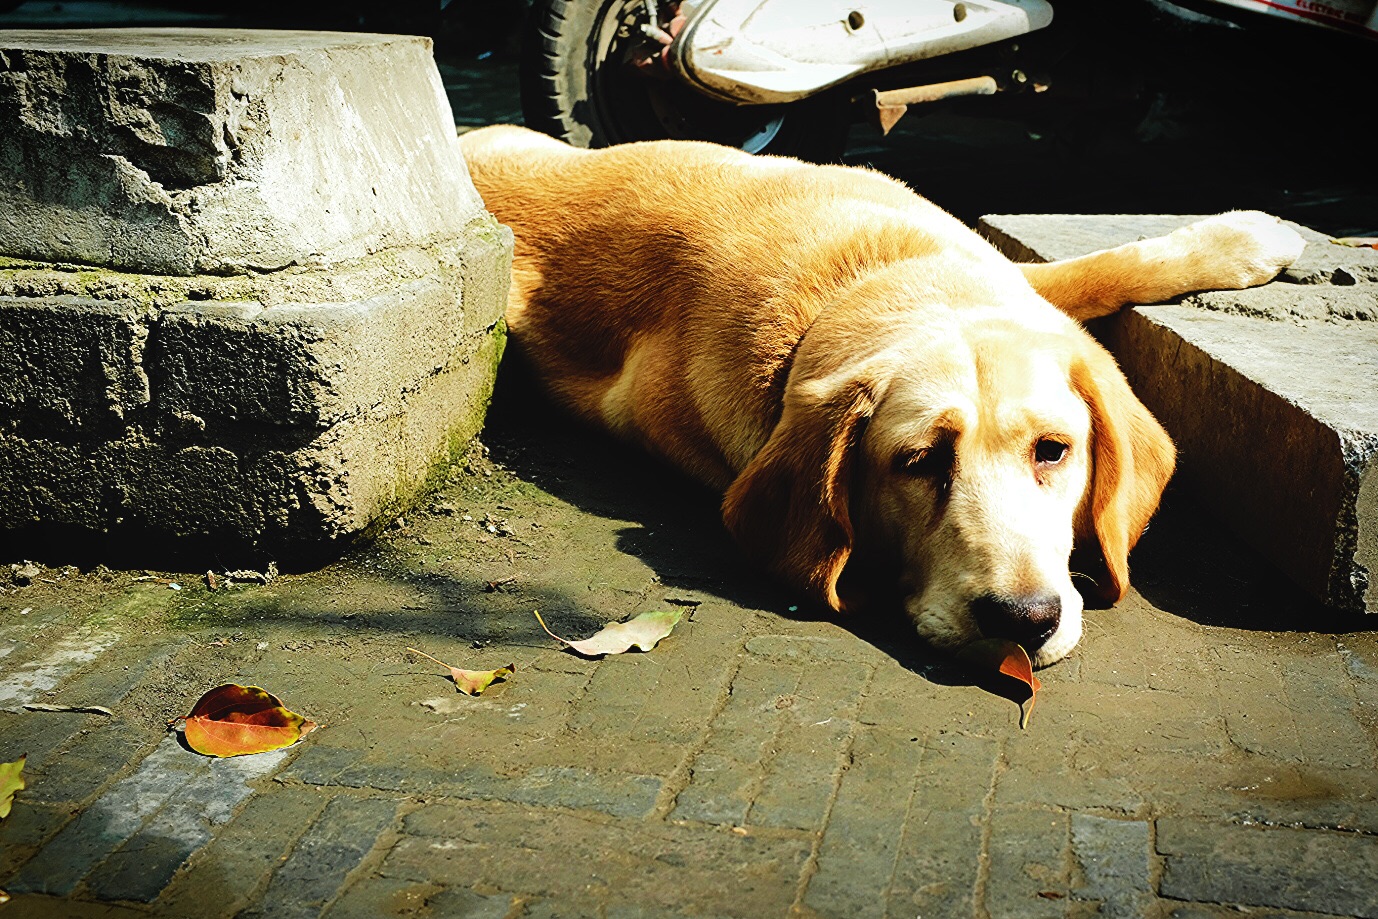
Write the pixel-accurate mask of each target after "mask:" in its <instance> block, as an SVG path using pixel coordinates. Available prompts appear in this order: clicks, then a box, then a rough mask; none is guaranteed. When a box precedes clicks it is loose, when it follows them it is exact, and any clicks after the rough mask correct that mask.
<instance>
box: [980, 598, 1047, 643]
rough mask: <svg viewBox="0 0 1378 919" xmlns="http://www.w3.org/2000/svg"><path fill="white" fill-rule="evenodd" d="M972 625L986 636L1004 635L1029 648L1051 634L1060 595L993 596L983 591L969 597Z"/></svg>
mask: <svg viewBox="0 0 1378 919" xmlns="http://www.w3.org/2000/svg"><path fill="white" fill-rule="evenodd" d="M971 612H972V615H974V616H975V617H976V625H977V626H978V627H979V628H980V629H981V634H982V635H984V636H986V637H987V638H1008V639H1009V640H1010V641H1016V642H1018V643H1019V644H1021V645H1023V646H1024V650H1026V651H1032V650H1034V649H1035V648H1038V647H1040V646H1041V645H1042V644H1043V643H1044V642H1045V641H1047V640H1048V639H1049V638H1051V637H1052V634H1053V632H1055V631H1056V630H1057V623H1058V620H1059V619H1061V618H1062V598H1061V597H1059V596H1058V595H1057V594H1052V593H1045V594H1033V595H1031V596H1025V597H997V596H995V595H994V594H986V595H985V596H983V597H977V598H976V599H975V600H972V601H971Z"/></svg>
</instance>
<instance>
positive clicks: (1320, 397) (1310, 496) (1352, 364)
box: [981, 215, 1378, 613]
mask: <svg viewBox="0 0 1378 919" xmlns="http://www.w3.org/2000/svg"><path fill="white" fill-rule="evenodd" d="M1198 219H1200V218H1199V217H1188V216H1166V215H1148V216H1125V215H1094V216H1092V215H1074V216H1073V215H1022V216H1013V215H998V216H990V217H985V218H983V219H982V221H981V230H982V232H983V233H984V234H985V235H986V236H987V238H989V239H991V240H992V241H993V242H994V243H995V244H996V246H997V247H998V248H1000V249H1001V250H1002V251H1003V252H1004V253H1005V254H1006V255H1008V256H1010V257H1011V258H1014V259H1016V260H1017V261H1052V260H1056V259H1063V258H1070V257H1073V256H1077V255H1084V254H1086V253H1088V252H1092V251H1095V250H1097V249H1104V248H1109V247H1111V246H1116V245H1120V244H1123V243H1126V242H1132V241H1134V240H1136V239H1140V238H1144V237H1148V236H1156V235H1160V234H1163V233H1167V232H1171V231H1172V230H1174V229H1176V228H1177V227H1180V226H1182V225H1184V224H1187V223H1190V222H1191V221H1193V220H1198ZM1295 229H1297V230H1298V232H1301V233H1302V235H1303V236H1304V237H1305V238H1306V240H1307V248H1306V251H1305V252H1304V253H1303V254H1302V257H1301V259H1300V260H1299V261H1298V262H1297V263H1296V264H1295V265H1293V266H1292V267H1291V268H1289V269H1288V270H1287V271H1285V272H1284V273H1283V274H1282V275H1281V276H1280V277H1279V278H1278V279H1277V280H1275V281H1274V282H1272V283H1271V284H1268V285H1265V286H1263V287H1259V288H1254V289H1251V290H1244V291H1212V292H1206V293H1198V294H1192V295H1188V296H1186V297H1183V298H1182V299H1181V300H1180V302H1177V303H1173V304H1167V305H1159V306H1143V307H1134V308H1132V309H1126V310H1123V311H1122V312H1120V313H1119V314H1117V315H1115V316H1113V317H1109V318H1107V319H1105V320H1100V321H1099V322H1097V323H1093V324H1092V330H1093V331H1094V332H1095V333H1096V334H1097V335H1098V336H1099V337H1100V338H1101V340H1102V341H1104V342H1105V343H1106V345H1107V346H1108V347H1109V348H1110V350H1111V351H1112V352H1114V354H1115V357H1116V359H1117V360H1118V361H1119V363H1120V366H1121V367H1122V368H1123V369H1124V372H1125V375H1126V376H1127V377H1128V378H1129V381H1130V383H1131V384H1132V385H1133V387H1134V391H1135V392H1136V393H1138V395H1139V397H1140V398H1141V399H1142V400H1143V401H1144V404H1145V405H1147V406H1148V408H1149V409H1150V410H1151V411H1152V412H1153V413H1154V415H1156V416H1157V417H1158V419H1159V420H1160V421H1161V422H1162V423H1163V425H1164V426H1165V427H1166V428H1167V429H1168V431H1169V432H1170V433H1171V434H1172V436H1173V438H1174V440H1176V441H1177V445H1178V447H1179V449H1180V451H1181V456H1180V468H1179V472H1178V477H1179V479H1180V480H1181V481H1182V482H1183V483H1185V485H1186V486H1187V487H1188V489H1189V490H1190V491H1191V493H1192V494H1193V496H1194V497H1195V498H1196V499H1197V500H1199V501H1200V502H1201V503H1202V504H1203V505H1205V506H1206V507H1207V508H1208V509H1209V510H1210V511H1211V512H1212V513H1214V514H1215V515H1216V516H1217V517H1219V518H1220V519H1221V520H1223V521H1224V522H1225V523H1226V524H1227V525H1229V526H1230V527H1231V528H1232V529H1233V530H1234V531H1235V532H1236V533H1237V534H1238V535H1239V536H1240V537H1241V538H1243V539H1244V540H1245V541H1246V542H1248V543H1250V544H1252V545H1253V546H1254V547H1255V548H1256V549H1258V550H1259V551H1260V552H1261V553H1262V554H1263V555H1264V556H1265V557H1267V558H1268V559H1269V560H1270V561H1271V562H1273V563H1274V564H1275V565H1277V567H1278V568H1280V569H1281V570H1283V571H1284V572H1286V573H1287V574H1288V575H1289V576H1290V577H1292V578H1293V579H1294V580H1295V581H1296V582H1297V583H1298V584H1300V585H1301V586H1302V587H1304V588H1305V589H1306V590H1308V591H1309V592H1310V593H1312V594H1313V595H1314V596H1316V597H1317V598H1319V599H1320V600H1322V601H1324V602H1326V603H1328V604H1331V605H1333V606H1335V607H1338V608H1340V609H1345V610H1351V611H1356V612H1370V613H1372V612H1378V251H1374V250H1372V249H1362V248H1350V247H1346V246H1339V245H1336V244H1334V243H1332V242H1331V241H1330V240H1329V238H1328V237H1326V236H1324V235H1322V234H1320V233H1316V232H1315V231H1312V230H1309V229H1306V228H1303V227H1295Z"/></svg>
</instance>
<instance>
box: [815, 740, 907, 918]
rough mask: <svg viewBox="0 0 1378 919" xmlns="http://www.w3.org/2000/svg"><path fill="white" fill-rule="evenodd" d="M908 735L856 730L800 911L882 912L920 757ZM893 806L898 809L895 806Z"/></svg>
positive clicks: (852, 914) (836, 913) (837, 913)
mask: <svg viewBox="0 0 1378 919" xmlns="http://www.w3.org/2000/svg"><path fill="white" fill-rule="evenodd" d="M923 752H924V748H923V743H922V738H920V737H919V736H917V735H914V734H906V733H896V732H893V731H881V730H877V729H871V728H865V727H863V728H861V729H859V730H858V732H857V735H856V738H855V740H854V741H853V745H852V750H851V757H850V760H851V762H850V765H849V767H848V768H847V770H846V772H845V773H844V774H843V776H842V784H841V786H840V787H839V789H838V792H837V797H836V799H835V800H834V802H833V805H832V813H831V816H830V818H829V820H828V826H827V828H826V829H825V830H824V831H823V840H822V843H821V844H820V846H819V850H818V870H817V872H816V873H815V874H814V876H813V877H812V879H810V881H809V886H808V889H807V890H806V891H805V894H804V905H805V906H807V907H808V908H810V909H812V910H814V911H816V912H818V913H820V914H822V915H824V916H839V917H841V916H850V917H855V919H863V917H868V916H883V915H884V914H885V891H886V890H887V889H888V888H889V886H890V881H891V878H892V877H894V874H895V865H896V859H897V858H898V856H899V845H900V838H901V835H902V833H903V831H904V827H905V819H906V817H907V814H908V811H909V803H910V801H911V799H912V797H913V795H914V793H915V792H914V786H915V775H916V774H917V772H918V769H919V763H920V760H921V759H922V758H923ZM900 801H903V802H904V805H903V807H900V806H896V805H897V804H898V803H899V802H900Z"/></svg>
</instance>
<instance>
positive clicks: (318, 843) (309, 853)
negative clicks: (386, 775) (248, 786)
mask: <svg viewBox="0 0 1378 919" xmlns="http://www.w3.org/2000/svg"><path fill="white" fill-rule="evenodd" d="M396 813H397V802H396V801H394V800H391V799H385V798H352V797H345V796H341V797H338V798H334V799H332V800H331V801H330V803H329V804H327V805H326V806H325V810H324V811H323V812H322V813H321V815H320V816H319V817H318V818H316V820H315V822H314V823H312V824H311V826H310V828H309V829H307V831H306V833H305V834H304V835H303V836H302V837H301V838H300V839H299V840H298V841H297V844H296V845H295V846H294V847H293V848H292V852H291V854H290V855H289V856H288V857H287V861H285V862H284V863H283V864H282V866H281V867H280V868H278V869H277V871H275V872H274V873H273V877H272V880H271V881H269V883H268V888H267V890H266V891H265V892H264V894H263V897H262V901H261V905H260V906H257V907H253V908H250V909H248V910H245V911H243V912H241V913H239V915H240V917H242V919H251V917H252V919H257V917H273V919H278V917H281V919H291V917H296V916H310V917H315V916H318V915H319V914H320V912H321V910H322V908H323V907H325V906H326V904H327V903H328V902H329V901H330V900H331V899H332V898H333V897H334V896H335V894H336V892H337V891H338V890H339V888H340V885H342V884H343V883H344V881H345V878H346V877H347V876H348V875H349V873H350V872H351V871H353V870H354V869H355V868H357V867H358V866H359V864H360V862H362V861H363V860H364V857H365V856H367V855H368V854H369V852H370V851H371V850H372V849H373V846H374V843H375V841H376V840H377V839H378V837H379V835H380V834H381V833H383V831H384V830H386V829H387V828H388V827H389V826H391V825H392V822H393V818H394V817H395V815H396Z"/></svg>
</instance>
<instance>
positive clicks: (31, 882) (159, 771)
mask: <svg viewBox="0 0 1378 919" xmlns="http://www.w3.org/2000/svg"><path fill="white" fill-rule="evenodd" d="M203 768H204V760H203V758H202V757H200V756H197V755H196V754H194V753H189V752H187V751H185V750H183V749H182V748H181V747H180V746H179V745H178V743H177V741H176V739H175V738H173V737H168V738H167V739H166V740H164V741H163V742H162V743H161V744H159V745H158V747H157V749H155V750H154V751H153V752H152V753H150V754H149V755H148V756H147V757H146V758H145V759H144V761H143V762H142V763H140V764H139V768H138V769H137V770H135V771H134V773H133V774H132V775H130V776H129V777H127V778H125V779H122V780H120V781H119V782H117V783H116V784H115V785H114V786H113V787H112V788H111V789H110V790H109V791H108V792H106V793H105V794H104V795H102V796H101V797H100V798H99V799H97V801H96V802H95V803H94V804H92V805H91V806H90V807H88V808H86V809H85V810H84V811H82V812H81V813H80V814H79V815H78V816H77V818H76V819H75V820H73V821H72V822H71V823H69V824H67V825H66V826H65V827H63V829H62V831H61V832H59V833H58V834H57V835H56V836H55V837H53V839H52V840H50V841H49V842H48V844H47V845H46V846H44V847H43V849H42V850H40V851H39V853H38V855H36V856H35V857H34V858H33V859H31V860H30V861H29V862H28V863H27V864H26V865H25V866H24V867H23V869H21V870H20V872H19V874H18V875H17V876H16V877H15V878H14V880H12V881H10V882H9V887H10V888H12V889H14V890H18V891H26V892H33V893H51V894H58V895H60V896H65V895H67V894H70V893H72V891H73V890H74V889H75V888H76V886H77V884H79V883H80V882H81V880H82V879H83V878H85V877H86V875H87V874H89V873H90V872H91V870H92V869H93V868H95V867H96V866H97V865H98V864H100V863H101V862H102V861H103V860H104V859H105V858H106V857H107V856H108V855H109V854H110V853H111V852H112V851H114V850H115V849H116V848H117V847H118V846H120V845H121V844H123V843H124V842H125V841H126V840H127V839H129V838H130V837H131V836H133V835H134V834H135V833H137V832H138V830H139V828H140V827H141V826H142V825H143V822H144V821H145V820H146V819H147V818H148V817H149V816H150V815H152V814H154V813H156V812H157V811H158V809H159V808H161V807H162V806H163V803H164V802H165V801H167V799H168V798H170V797H172V795H173V794H175V793H176V792H177V790H178V789H180V788H181V787H182V786H183V785H185V784H186V783H187V782H188V781H190V780H191V779H192V778H193V777H194V776H195V775H196V774H197V773H199V772H201V771H202V769H203Z"/></svg>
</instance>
